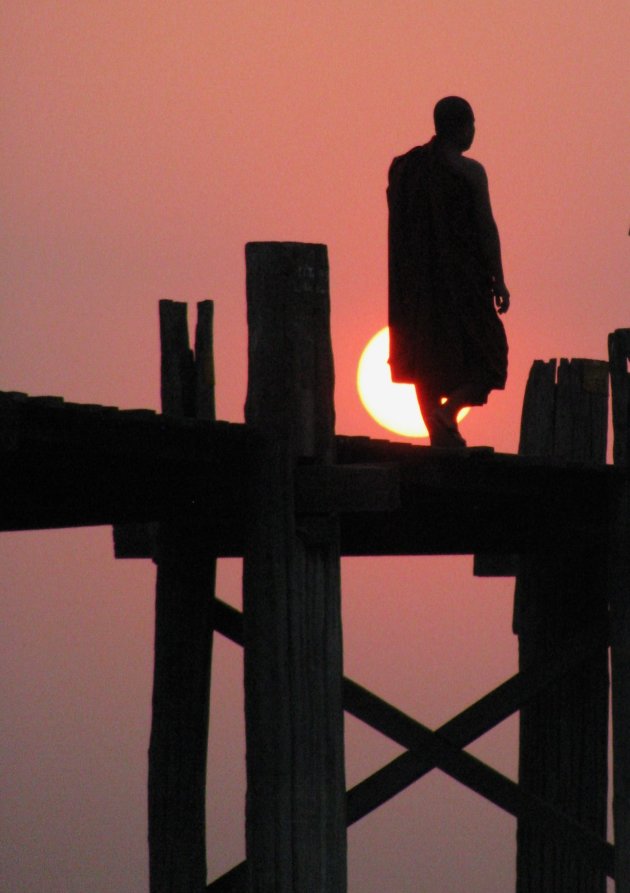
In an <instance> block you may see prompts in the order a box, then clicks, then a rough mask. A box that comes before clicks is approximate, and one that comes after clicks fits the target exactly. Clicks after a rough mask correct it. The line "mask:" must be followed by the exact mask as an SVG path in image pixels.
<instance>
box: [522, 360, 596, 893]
mask: <svg viewBox="0 0 630 893" xmlns="http://www.w3.org/2000/svg"><path fill="white" fill-rule="evenodd" d="M555 371H556V364H555V361H552V362H551V363H548V364H545V363H541V362H540V361H537V362H536V363H534V366H533V368H532V372H531V375H530V379H529V382H528V387H527V392H526V397H525V402H524V407H523V421H522V429H521V444H520V450H519V452H521V453H522V454H525V455H540V456H545V455H548V456H556V457H558V458H563V459H567V460H575V461H582V462H589V463H593V462H596V463H604V462H605V458H606V429H607V394H608V379H607V371H608V370H607V364H606V363H603V362H598V361H593V360H572V361H570V362H569V361H567V360H562V361H561V363H560V366H559V369H558V381H557V384H556V382H555ZM584 511H588V505H585V506H584ZM514 523H515V524H518V518H515V519H514ZM605 568H606V560H605V554H604V550H603V547H602V545H601V543H591V542H584V541H580V542H575V543H574V544H572V545H571V547H570V548H569V549H567V550H566V551H564V550H559V549H558V548H557V546H556V544H554V543H553V542H550V543H549V544H548V548H547V549H546V551H545V552H544V554H529V555H521V556H520V558H519V572H518V575H517V582H516V599H515V632H516V633H517V634H518V636H519V660H520V669H521V670H527V669H528V668H530V667H532V666H535V665H536V664H537V663H539V662H542V661H545V660H548V659H549V658H552V657H553V656H554V654H556V653H557V652H561V651H562V649H563V648H565V647H566V646H567V643H568V642H569V641H570V639H571V638H572V637H574V636H577V635H579V634H582V635H584V634H585V633H587V634H588V633H589V631H590V632H592V633H593V634H595V633H597V632H599V633H600V635H601V634H602V631H604V630H605V629H606V623H607V605H606V598H605ZM602 641H603V642H604V643H605V642H606V638H605V637H604V636H603V635H602ZM607 729H608V655H607V647H606V645H605V644H603V645H602V647H601V649H600V651H599V652H597V653H596V654H595V656H594V657H593V658H592V659H590V660H588V661H586V662H584V664H582V665H581V666H580V667H579V669H578V670H576V671H574V672H572V673H570V674H569V675H567V676H565V677H563V678H562V679H561V680H560V681H558V682H556V683H553V684H552V685H550V686H549V688H548V689H547V690H546V691H545V692H543V693H542V694H541V695H539V696H538V697H537V698H536V699H535V700H534V701H532V702H531V703H529V704H528V705H527V706H525V707H524V708H523V709H522V710H521V725H520V760H519V782H520V784H521V786H522V788H523V789H524V790H525V791H526V792H527V793H530V794H535V795H537V796H539V797H541V798H544V799H545V800H547V801H548V802H549V803H550V804H551V805H552V806H553V807H555V808H556V809H559V810H561V811H562V812H564V813H566V814H567V815H569V816H570V817H571V818H573V819H574V820H576V821H578V822H579V823H580V824H581V825H583V826H584V827H585V828H587V829H589V830H590V831H593V832H595V833H596V834H597V835H598V836H600V837H601V838H602V839H605V836H606V805H607ZM517 842H518V851H517V885H516V889H517V893H604V891H605V889H606V877H605V872H604V871H603V870H598V869H594V868H592V867H591V866H590V865H589V864H588V863H587V862H586V860H581V859H580V858H579V853H577V852H576V851H575V848H571V847H570V846H569V845H567V844H565V843H563V842H562V841H555V840H551V839H549V838H548V837H547V836H546V835H545V834H544V833H543V832H541V831H540V830H539V829H538V828H537V827H536V826H535V825H533V824H532V823H531V822H528V821H526V820H523V821H520V822H519V823H518V830H517Z"/></svg>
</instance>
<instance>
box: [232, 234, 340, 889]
mask: <svg viewBox="0 0 630 893" xmlns="http://www.w3.org/2000/svg"><path fill="white" fill-rule="evenodd" d="M246 259H247V313H248V325H249V384H248V391H247V403H246V409H245V416H246V421H247V423H248V424H249V425H251V426H252V427H254V428H255V429H257V430H258V431H259V432H260V433H261V435H263V438H264V441H265V444H266V446H265V460H264V462H263V465H262V467H261V468H260V476H259V494H258V495H259V503H258V517H257V519H256V521H255V525H254V532H253V536H252V538H251V542H250V544H249V547H248V549H247V552H246V555H245V561H244V580H243V582H244V636H245V716H246V729H247V783H248V789H247V810H246V812H247V831H246V840H247V859H248V868H249V879H250V889H251V891H252V893H254V891H255V893H258V891H260V893H263V891H264V893H267V891H274V893H289V891H291V893H333V891H334V893H342V891H344V890H345V888H346V829H345V785H344V760H343V708H342V685H341V683H342V645H341V619H340V584H339V539H338V529H337V523H336V520H335V518H334V517H331V516H328V515H321V516H304V515H302V516H299V517H296V512H295V506H294V493H293V475H294V470H295V466H296V463H298V462H300V463H316V464H324V463H329V462H331V461H332V459H333V449H334V405H333V377H334V373H333V360H332V349H331V343H330V331H329V295H328V259H327V252H326V247H325V246H324V245H305V244H297V243H252V244H249V245H247V248H246Z"/></svg>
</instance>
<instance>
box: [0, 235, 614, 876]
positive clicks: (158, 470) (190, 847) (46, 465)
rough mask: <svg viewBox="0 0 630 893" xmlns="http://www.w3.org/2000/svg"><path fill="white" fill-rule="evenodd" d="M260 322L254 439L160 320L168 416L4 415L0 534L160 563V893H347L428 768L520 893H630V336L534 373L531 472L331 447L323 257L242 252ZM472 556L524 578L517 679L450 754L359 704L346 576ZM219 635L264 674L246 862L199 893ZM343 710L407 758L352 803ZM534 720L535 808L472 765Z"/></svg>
mask: <svg viewBox="0 0 630 893" xmlns="http://www.w3.org/2000/svg"><path fill="white" fill-rule="evenodd" d="M247 298H248V327H249V384H248V394H247V404H246V422H245V424H231V423H226V422H221V421H215V420H214V391H213V386H214V373H213V362H212V335H211V332H212V304H211V303H210V302H203V303H202V304H200V305H199V315H198V323H197V332H196V340H195V347H194V351H193V350H191V349H190V346H189V336H188V329H187V322H186V306H185V305H183V304H177V303H174V302H161V304H160V321H161V339H162V409H163V412H162V414H156V413H153V412H150V411H145V410H141V411H121V410H118V409H115V408H110V407H101V406H86V405H78V404H72V403H66V402H64V401H63V400H62V399H61V398H47V397H43V398H40V397H28V396H26V395H23V394H16V393H4V394H0V422H1V425H0V459H1V461H0V481H1V484H2V489H3V493H4V495H5V498H4V500H3V501H2V505H1V507H0V530H26V529H43V528H51V527H73V526H82V525H94V524H108V525H113V526H114V533H115V536H114V539H115V549H116V554H117V556H118V557H121V558H123V557H127V558H130V557H137V558H141V557H144V558H153V559H154V561H155V562H156V564H157V599H156V643H155V677H154V692H153V720H152V731H151V745H150V754H149V848H150V875H151V891H152V893H201V891H203V890H206V889H208V890H212V891H215V893H220V891H230V890H232V891H252V893H253V891H256V893H258V891H261V893H262V891H264V893H266V891H279V893H289V891H291V893H333V891H334V893H342V891H344V890H345V889H346V827H347V825H349V824H351V823H352V822H355V821H357V820H359V819H360V818H362V817H363V816H365V815H367V814H368V813H369V812H370V811H372V810H373V809H375V808H376V807H377V806H379V805H380V804H382V803H384V802H386V801H387V800H388V799H390V798H391V797H393V796H394V795H395V794H396V793H398V792H399V791H401V790H403V789H404V788H405V787H407V786H408V785H409V784H411V783H413V782H414V781H416V780H417V779H419V778H421V777H422V776H423V775H425V774H426V773H427V772H429V771H431V770H432V769H435V768H439V769H440V770H442V771H444V772H446V773H448V774H449V775H451V776H452V777H453V778H455V779H457V780H458V781H460V782H462V783H463V784H465V785H467V786H468V787H470V788H471V789H472V790H474V791H476V792H477V793H479V794H481V795H482V796H484V797H486V798H487V799H489V800H490V801H491V802H493V803H495V804H496V805H498V806H500V807H501V808H502V809H504V810H506V811H507V812H508V813H510V814H512V815H514V816H516V817H517V820H518V856H517V890H518V891H519V893H577V891H583V893H603V891H604V890H605V889H606V877H611V878H613V877H614V878H615V881H616V889H617V890H618V891H620V893H630V721H629V720H630V610H629V607H630V510H629V502H628V499H629V496H628V493H629V487H628V454H629V449H630V422H629V417H630V383H629V381H630V379H629V375H628V365H627V364H628V357H629V356H630V330H627V329H626V330H618V331H617V332H615V333H613V335H611V336H610V339H609V348H610V363H603V362H601V361H594V360H572V361H564V360H563V361H561V363H560V364H559V365H558V364H556V362H555V361H552V362H549V363H543V362H540V361H537V362H536V363H534V366H533V368H532V373H531V375H530V380H529V383H528V388H527V392H526V396H525V404H524V410H523V424H522V430H521V443H520V449H519V455H518V456H516V455H507V454H497V453H494V452H493V451H492V450H491V449H486V448H479V449H470V450H465V451H450V450H437V449H432V448H430V447H419V446H412V445H408V444H400V443H390V442H387V441H382V440H372V439H369V438H364V437H343V436H337V435H335V432H334V404H333V385H334V374H333V359H332V351H331V346H330V333H329V319H328V317H329V295H328V263H327V255H326V249H325V247H324V246H321V245H303V244H296V243H255V244H251V245H248V246H247ZM609 372H610V380H611V382H612V395H613V426H614V432H615V444H614V458H615V463H614V465H606V464H605V461H606V432H607V417H608V412H607V408H608V380H609ZM471 553H473V554H475V555H476V572H477V573H479V574H481V575H483V574H507V575H515V576H516V580H517V584H516V603H515V626H516V632H517V633H518V635H519V644H520V670H519V673H518V674H517V675H516V676H514V677H512V678H511V679H509V680H507V681H506V682H505V683H504V684H503V685H501V686H499V688H497V689H496V690H495V691H493V692H490V693H489V694H488V695H486V696H485V697H484V698H482V699H481V700H480V701H478V702H477V703H476V704H474V705H472V706H471V707H469V708H468V709H467V710H464V711H463V712H462V713H460V714H459V715H458V716H456V717H454V718H453V719H451V720H450V721H449V722H447V723H445V724H444V725H443V726H442V727H441V728H439V729H437V730H431V729H429V728H427V727H426V726H424V725H422V723H421V722H420V721H419V720H418V719H416V718H413V717H410V716H407V715H405V714H404V713H402V712H401V711H400V710H398V709H397V708H396V707H395V706H393V705H390V704H387V703H385V702H384V701H383V700H381V699H380V698H378V697H376V696H375V695H373V694H371V693H370V692H368V691H367V690H366V689H364V688H363V687H361V686H360V685H359V684H358V683H357V682H354V681H352V680H350V679H347V678H343V675H342V630H341V620H340V599H341V593H340V584H339V562H340V558H341V557H342V556H344V555H355V556H357V555H392V556H394V555H404V554H411V555H427V554H471ZM222 556H243V557H244V584H243V586H244V591H243V603H244V612H243V615H241V614H240V613H238V612H237V611H235V610H234V609H233V608H230V607H229V606H228V605H226V604H224V603H223V602H221V601H219V600H218V599H217V598H216V597H215V593H214V575H215V565H216V559H217V558H218V557H222ZM213 630H216V631H218V632H220V633H222V634H223V635H226V636H228V637H229V638H231V639H232V640H233V641H235V642H238V643H240V644H243V645H244V648H245V653H244V656H245V702H246V703H245V710H246V735H247V781H248V790H247V804H246V852H247V861H246V862H244V863H243V864H242V865H239V866H235V867H234V869H233V870H232V871H230V872H228V874H227V875H224V876H223V877H222V878H217V879H215V880H214V881H213V882H212V883H210V885H209V886H207V883H208V882H207V878H206V853H205V837H206V831H205V768H206V754H207V736H208V710H209V689H210V658H211V647H212V635H213ZM609 647H610V650H611V664H612V692H613V697H612V704H613V745H614V775H613V778H614V814H615V829H614V830H615V834H614V838H615V845H614V846H613V845H612V844H611V843H608V842H607V838H606V832H607V829H606V813H607V810H606V805H607V777H608V768H607V735H608V686H609V679H608V651H609ZM344 710H347V711H349V712H351V713H352V714H353V715H355V716H356V717H358V718H360V719H361V720H362V721H363V722H365V723H367V724H368V725H370V726H372V727H373V728H375V729H377V730H378V731H380V732H382V733H383V734H385V735H387V736H388V737H390V738H391V739H392V740H393V741H395V742H397V743H398V744H399V745H401V746H402V747H403V748H404V749H405V750H404V753H403V754H402V755H401V756H399V757H397V758H396V759H395V760H393V761H392V762H391V763H389V764H388V765H386V766H384V767H383V768H382V769H380V770H379V771H378V772H376V773H374V774H373V775H372V776H370V777H369V778H367V779H365V780H364V781H362V782H361V783H360V784H358V785H357V786H356V787H355V788H353V789H351V790H350V791H348V792H346V790H345V783H344V757H343V711H344ZM518 710H520V712H521V733H520V765H519V783H518V784H517V783H515V782H513V781H511V780H510V779H508V778H506V777H505V776H503V775H501V774H500V773H498V772H496V771H495V770H494V769H491V768H490V767H488V766H486V765H485V764H483V763H482V762H481V761H479V760H477V759H476V758H474V757H473V756H471V755H470V754H469V753H467V752H466V751H465V750H464V748H466V747H467V746H468V745H469V744H470V743H471V742H472V741H474V740H475V739H476V738H478V737H479V736H480V735H482V734H484V733H485V732H487V731H488V730H489V729H491V728H493V727H494V726H495V725H497V724H498V723H499V722H501V721H502V720H503V719H505V718H506V717H508V716H509V715H511V714H513V713H514V712H516V711H518Z"/></svg>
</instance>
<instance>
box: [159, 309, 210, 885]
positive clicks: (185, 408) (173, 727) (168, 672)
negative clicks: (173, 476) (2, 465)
mask: <svg viewBox="0 0 630 893" xmlns="http://www.w3.org/2000/svg"><path fill="white" fill-rule="evenodd" d="M205 303H207V302H204V304H205ZM203 307H204V305H201V308H203ZM211 318H212V317H211V309H208V308H205V309H202V310H201V312H200V314H199V318H198V324H197V344H200V343H203V344H204V345H206V348H205V352H204V357H205V358H206V359H205V360H204V370H203V371H202V373H200V374H199V375H196V373H195V363H194V359H193V354H192V351H191V350H190V348H189V346H188V326H187V322H186V305H185V304H181V303H175V302H173V301H161V302H160V333H161V342H162V366H161V368H162V376H161V391H162V407H163V411H164V412H165V413H168V414H170V415H174V416H187V415H191V414H192V415H194V413H195V405H196V404H197V405H199V397H198V396H196V384H195V382H196V380H197V381H198V380H200V379H201V380H202V381H203V382H205V383H206V384H207V383H208V381H209V380H210V378H209V376H208V372H207V369H206V361H207V356H208V355H209V356H210V357H211V355H212V354H211V339H212V333H211V331H210V332H208V330H207V326H208V323H209V321H210V320H211ZM200 329H203V331H200ZM198 372H199V370H198ZM203 400H204V405H205V406H206V407H209V406H213V405H214V397H213V396H212V397H208V395H204V398H203ZM205 412H208V410H207V409H206V410H205ZM156 563H157V587H156V619H155V668H154V681H153V705H152V706H153V711H152V724H151V742H150V747H149V862H150V889H151V893H201V891H203V890H205V887H206V822H205V799H206V761H207V751H208V720H209V704H210V664H211V656H212V630H213V616H212V615H213V602H214V586H215V570H216V559H215V557H214V556H213V554H212V551H211V548H210V546H209V545H208V542H207V538H206V537H205V536H204V530H203V526H202V525H200V524H199V523H198V522H197V521H196V520H195V519H194V518H190V517H188V518H186V517H173V518H171V519H169V520H168V521H164V522H163V523H161V524H160V527H159V533H158V543H157V559H156Z"/></svg>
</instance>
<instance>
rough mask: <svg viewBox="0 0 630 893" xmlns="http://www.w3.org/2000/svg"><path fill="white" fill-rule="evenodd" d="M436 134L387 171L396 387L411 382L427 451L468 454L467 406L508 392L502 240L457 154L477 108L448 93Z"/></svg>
mask: <svg viewBox="0 0 630 893" xmlns="http://www.w3.org/2000/svg"><path fill="white" fill-rule="evenodd" d="M434 120H435V136H434V137H433V138H432V139H431V140H430V142H428V143H426V144H425V145H422V146H418V147H416V148H415V149H411V150H410V151H409V152H407V153H406V154H405V155H401V156H399V157H398V158H395V159H394V160H393V162H392V164H391V167H390V170H389V185H388V189H387V201H388V206H389V329H390V358H389V362H390V368H391V374H392V380H393V381H396V382H410V383H412V384H414V385H415V388H416V394H417V397H418V403H419V406H420V411H421V413H422V417H423V419H424V422H425V424H426V426H427V429H428V431H429V436H430V438H431V445H432V446H441V447H465V446H466V441H465V440H464V438H463V437H462V436H461V434H460V433H459V430H458V428H457V414H458V412H459V411H460V409H462V407H464V406H481V405H483V404H484V403H486V402H487V400H488V394H489V393H490V391H491V390H493V389H497V388H498V389H502V388H504V387H505V380H506V376H507V354H508V347H507V340H506V337H505V330H504V328H503V324H502V322H501V320H500V319H499V316H498V315H497V314H502V313H505V312H506V311H507V310H508V308H509V306H510V293H509V291H508V289H507V287H506V285H505V281H504V279H503V266H502V263H501V247H500V242H499V233H498V230H497V226H496V223H495V221H494V217H493V214H492V208H491V206H490V196H489V192H488V179H487V176H486V172H485V170H484V168H483V167H482V165H481V164H479V162H477V161H473V159H472V158H466V157H465V156H464V155H462V153H463V152H465V151H466V150H467V149H469V148H470V146H471V145H472V141H473V138H474V135H475V118H474V114H473V110H472V108H471V106H470V105H469V103H468V102H466V100H465V99H461V98H460V97H458V96H447V97H445V98H444V99H441V100H440V101H439V102H438V103H437V105H436V106H435V109H434Z"/></svg>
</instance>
